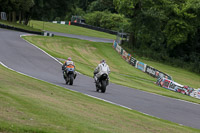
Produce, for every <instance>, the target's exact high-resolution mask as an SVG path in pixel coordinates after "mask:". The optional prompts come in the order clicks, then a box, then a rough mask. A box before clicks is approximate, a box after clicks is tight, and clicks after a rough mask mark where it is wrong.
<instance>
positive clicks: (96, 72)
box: [94, 60, 110, 83]
mask: <svg viewBox="0 0 200 133" xmlns="http://www.w3.org/2000/svg"><path fill="white" fill-rule="evenodd" d="M104 73H106V74H107V75H109V73H110V69H109V66H108V65H107V64H106V61H105V60H102V61H101V62H100V64H98V66H97V67H96V69H95V70H94V81H95V83H97V82H98V79H99V77H100V76H101V75H102V74H104ZM108 79H109V78H108Z"/></svg>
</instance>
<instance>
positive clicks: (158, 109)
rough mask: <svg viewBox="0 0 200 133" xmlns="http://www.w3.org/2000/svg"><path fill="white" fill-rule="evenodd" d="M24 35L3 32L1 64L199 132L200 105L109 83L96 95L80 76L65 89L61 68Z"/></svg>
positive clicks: (0, 36) (88, 81) (91, 84)
mask: <svg viewBox="0 0 200 133" xmlns="http://www.w3.org/2000/svg"><path fill="white" fill-rule="evenodd" d="M21 34H25V33H22V32H16V31H9V30H5V29H0V62H2V63H3V64H5V65H6V66H8V67H9V68H12V69H14V70H16V71H19V72H22V73H25V74H27V75H30V76H33V77H36V78H38V79H41V80H44V81H47V82H50V83H53V84H56V85H59V86H62V87H65V88H68V89H71V90H75V91H78V92H81V93H84V94H87V95H91V96H94V97H98V98H101V99H104V100H107V101H110V102H113V103H115V104H119V105H123V106H126V107H128V108H131V109H133V110H137V111H139V112H142V113H146V114H149V115H151V116H155V117H158V118H161V119H165V120H169V121H172V122H175V123H179V124H182V125H186V126H190V127H193V128H198V129H200V105H199V104H193V103H189V102H186V101H180V100H176V99H172V98H167V97H163V96H159V95H155V94H151V93H146V92H143V91H139V90H136V89H133V88H128V87H124V86H120V85H116V84H113V83H110V85H109V86H108V87H107V90H106V93H98V92H96V91H95V85H94V81H93V79H92V78H90V77H87V76H84V75H81V74H79V75H78V76H77V78H76V80H75V81H74V85H73V86H70V85H65V82H64V79H63V77H62V71H61V64H60V63H58V62H57V61H56V60H54V59H53V58H51V57H50V56H48V55H47V54H45V53H44V52H42V51H41V50H39V49H37V48H36V47H34V46H33V45H31V44H29V43H27V42H26V41H24V40H23V39H22V38H20V35H21Z"/></svg>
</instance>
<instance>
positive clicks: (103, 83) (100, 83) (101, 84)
mask: <svg viewBox="0 0 200 133" xmlns="http://www.w3.org/2000/svg"><path fill="white" fill-rule="evenodd" d="M108 84H109V78H108V74H106V73H104V74H102V75H101V76H100V77H99V79H98V80H97V82H96V91H97V92H98V91H99V90H101V92H102V93H105V92H106V87H107V85H108Z"/></svg>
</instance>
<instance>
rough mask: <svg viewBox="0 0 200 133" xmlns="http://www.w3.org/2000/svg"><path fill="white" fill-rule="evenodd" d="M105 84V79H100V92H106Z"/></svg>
mask: <svg viewBox="0 0 200 133" xmlns="http://www.w3.org/2000/svg"><path fill="white" fill-rule="evenodd" d="M106 85H107V83H106V81H105V80H102V81H101V92H102V93H105V92H106Z"/></svg>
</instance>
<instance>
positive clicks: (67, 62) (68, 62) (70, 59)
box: [62, 57, 77, 79]
mask: <svg viewBox="0 0 200 133" xmlns="http://www.w3.org/2000/svg"><path fill="white" fill-rule="evenodd" d="M69 64H72V65H73V66H74V69H75V65H74V62H73V61H72V58H71V57H68V59H67V60H66V61H65V62H64V64H63V65H62V70H63V77H64V79H65V78H66V77H65V74H64V73H65V69H66V66H68V65H69ZM76 75H77V73H76V71H74V79H75V78H76Z"/></svg>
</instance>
